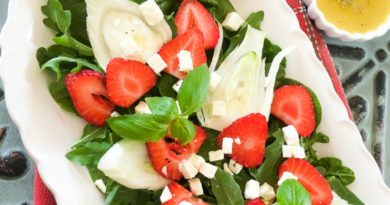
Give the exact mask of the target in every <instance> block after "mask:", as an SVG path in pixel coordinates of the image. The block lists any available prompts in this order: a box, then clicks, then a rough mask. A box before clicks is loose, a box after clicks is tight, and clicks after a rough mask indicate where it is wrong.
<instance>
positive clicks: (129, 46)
mask: <svg viewBox="0 0 390 205" xmlns="http://www.w3.org/2000/svg"><path fill="white" fill-rule="evenodd" d="M119 46H120V47H121V49H122V52H123V56H124V57H125V58H133V57H134V56H135V55H136V54H137V53H138V52H139V51H140V48H139V46H138V44H137V43H136V42H135V41H134V39H133V38H127V39H125V40H123V41H122V42H121V43H120V45H119Z"/></svg>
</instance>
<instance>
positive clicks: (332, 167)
mask: <svg viewBox="0 0 390 205" xmlns="http://www.w3.org/2000/svg"><path fill="white" fill-rule="evenodd" d="M315 164H316V166H317V167H323V168H324V169H325V170H326V172H325V173H324V176H325V177H336V178H337V179H338V180H340V181H341V182H342V183H343V184H344V185H348V184H351V183H352V182H353V181H355V174H354V172H353V171H352V170H351V169H350V168H348V167H345V166H343V164H342V162H341V160H340V159H337V158H334V157H324V158H321V159H320V160H318V161H317V162H316V163H315Z"/></svg>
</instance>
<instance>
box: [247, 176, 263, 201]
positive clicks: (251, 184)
mask: <svg viewBox="0 0 390 205" xmlns="http://www.w3.org/2000/svg"><path fill="white" fill-rule="evenodd" d="M244 195H245V198H246V199H256V198H259V197H260V183H259V182H258V181H256V180H253V179H251V180H249V181H247V182H246V184H245V192H244Z"/></svg>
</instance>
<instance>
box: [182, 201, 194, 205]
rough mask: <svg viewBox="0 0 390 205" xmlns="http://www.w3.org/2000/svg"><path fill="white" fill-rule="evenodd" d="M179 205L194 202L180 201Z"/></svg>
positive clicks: (189, 204) (188, 204) (187, 204)
mask: <svg viewBox="0 0 390 205" xmlns="http://www.w3.org/2000/svg"><path fill="white" fill-rule="evenodd" d="M179 205H192V203H190V202H188V201H181V202H180V203H179Z"/></svg>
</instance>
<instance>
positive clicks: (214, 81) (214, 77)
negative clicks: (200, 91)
mask: <svg viewBox="0 0 390 205" xmlns="http://www.w3.org/2000/svg"><path fill="white" fill-rule="evenodd" d="M221 79H222V78H221V76H219V75H218V74H217V73H216V72H212V73H211V74H210V87H209V90H210V91H214V90H215V88H217V86H218V84H219V82H220V81H221Z"/></svg>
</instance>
